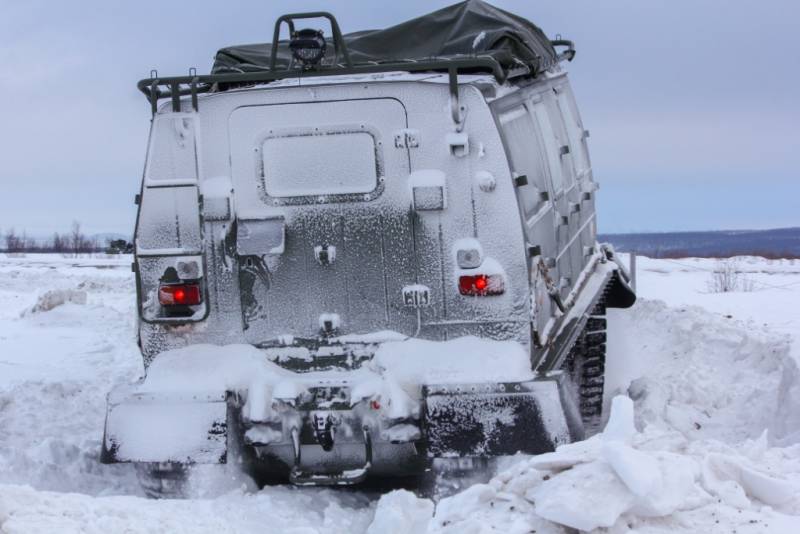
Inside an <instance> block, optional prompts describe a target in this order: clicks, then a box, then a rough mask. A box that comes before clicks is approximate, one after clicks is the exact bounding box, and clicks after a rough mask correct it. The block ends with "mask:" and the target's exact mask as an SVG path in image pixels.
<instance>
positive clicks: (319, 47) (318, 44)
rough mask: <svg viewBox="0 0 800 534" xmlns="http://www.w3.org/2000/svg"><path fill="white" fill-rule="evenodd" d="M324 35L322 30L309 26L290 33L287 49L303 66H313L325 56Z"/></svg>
mask: <svg viewBox="0 0 800 534" xmlns="http://www.w3.org/2000/svg"><path fill="white" fill-rule="evenodd" d="M325 46H326V43H325V37H324V36H323V35H322V30H312V29H310V28H307V29H304V30H298V31H296V32H293V33H292V38H291V40H290V41H289V49H290V50H291V51H292V55H293V56H294V58H295V59H296V60H297V61H299V62H300V63H301V64H302V65H303V66H304V67H306V68H308V67H313V66H314V65H316V64H318V63H319V62H320V61H321V60H322V58H323V57H325Z"/></svg>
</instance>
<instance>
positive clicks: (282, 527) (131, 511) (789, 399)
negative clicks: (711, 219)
mask: <svg viewBox="0 0 800 534" xmlns="http://www.w3.org/2000/svg"><path fill="white" fill-rule="evenodd" d="M129 263H130V260H129V258H125V257H122V258H110V259H109V258H105V257H96V258H85V259H77V260H76V259H70V258H61V257H56V256H31V257H28V258H6V257H3V256H0V532H4V533H5V532H25V533H29V532H121V531H125V532H256V531H258V532H262V531H264V528H265V526H267V527H268V528H271V531H274V532H295V533H299V532H303V533H306V532H308V533H311V532H326V533H327V532H337V533H338V532H341V533H345V532H346V533H358V532H370V533H373V534H375V533H384V532H398V533H399V532H402V533H403V534H406V533H416V532H454V533H455V532H458V533H462V532H465V533H483V532H487V533H488V532H508V533H515V532H520V533H523V532H524V533H528V532H531V531H535V532H537V533H557V532H571V531H573V530H571V529H577V530H585V531H590V532H591V531H595V532H611V533H626V532H630V533H633V532H635V533H667V532H703V533H705V532H712V533H720V534H722V533H726V534H727V533H731V532H733V531H736V532H737V533H773V532H777V533H782V532H786V533H790V532H791V533H794V532H797V530H798V529H797V525H798V524H800V444H798V442H799V441H800V439H798V438H800V373H798V366H797V360H798V355H799V354H800V352H798V338H800V317H798V315H797V312H796V311H795V310H796V303H797V300H798V298H797V297H798V292H800V284H798V282H800V262H789V261H771V262H768V261H767V260H763V259H756V258H748V259H745V260H743V263H742V264H743V265H744V266H745V268H746V269H748V272H749V275H750V276H752V277H753V279H754V280H755V281H756V282H757V284H756V288H757V289H756V290H755V291H752V292H748V293H732V294H725V295H719V294H708V293H707V292H705V282H706V280H707V278H708V270H709V269H713V267H714V265H715V262H714V261H713V260H683V261H682V262H680V263H681V264H675V263H674V262H670V261H666V260H647V259H642V260H641V261H640V264H639V265H640V272H639V290H640V294H641V295H642V296H643V297H644V298H643V299H641V301H640V302H639V303H637V305H636V306H635V307H634V308H633V309H631V310H620V311H612V312H611V313H610V314H609V330H610V332H609V340H608V345H609V362H608V374H609V377H608V394H609V396H608V402H609V403H610V405H611V404H613V410H612V416H611V419H610V421H609V423H608V425H607V427H606V430H605V431H604V432H603V433H602V434H601V435H598V436H595V437H593V438H591V439H589V440H586V441H584V442H580V443H575V444H570V445H566V446H564V447H561V448H559V449H558V450H557V451H556V452H554V453H551V454H547V455H541V456H538V457H532V458H531V457H514V458H510V459H507V460H505V461H504V462H503V464H504V465H503V468H502V469H500V470H499V471H498V473H497V474H496V475H495V476H494V477H493V478H492V479H491V480H490V481H489V482H488V483H486V484H478V485H475V486H473V487H471V488H468V489H466V491H463V492H462V493H460V494H457V495H454V496H452V497H449V498H446V499H442V500H441V501H439V502H438V503H436V505H435V506H434V503H433V502H432V501H429V500H425V499H419V498H417V497H415V496H414V495H413V494H411V493H409V492H405V491H396V492H392V493H389V494H386V495H384V496H381V497H379V496H377V495H374V494H371V493H369V492H352V491H332V490H326V489H313V488H312V489H307V488H303V489H300V488H293V487H286V486H283V487H267V488H265V489H263V490H261V491H258V490H256V489H254V488H253V487H252V485H251V484H249V483H248V481H247V480H243V479H241V478H236V477H235V476H233V475H232V474H230V473H227V472H225V473H223V472H219V471H215V470H204V469H198V470H197V471H196V472H195V473H193V479H192V482H193V492H194V495H195V498H193V499H190V500H186V501H148V500H146V499H143V498H141V493H140V491H139V489H138V486H137V484H136V481H135V477H134V476H133V471H132V469H131V466H129V465H124V464H121V465H114V466H103V465H100V464H99V463H98V462H97V458H98V455H99V447H100V440H101V437H102V436H101V432H102V427H103V417H104V411H105V393H106V392H107V391H109V390H110V389H112V388H113V387H114V386H115V385H119V384H126V383H133V382H134V381H135V380H136V379H137V378H138V376H140V375H141V373H142V368H141V362H140V357H139V354H138V349H137V347H136V345H135V338H134V313H135V311H134V306H133V297H132V283H131V275H130V272H129V271H128V265H129ZM32 287H33V288H37V289H36V291H30V288H32ZM48 291H63V292H64V293H62V294H63V295H70V294H71V293H69V292H70V291H85V292H86V300H85V303H82V301H83V299H82V298H80V299H78V302H75V301H72V300H71V299H68V298H65V299H64V302H63V303H62V304H60V305H58V306H56V307H54V308H52V309H50V310H47V311H45V310H41V311H37V312H36V313H30V311H29V310H31V309H32V308H33V307H34V306H35V305H36V303H37V301H40V300H39V297H40V296H42V295H44V294H46V293H47V292H48ZM651 297H657V298H660V299H663V300H664V301H666V302H660V301H655V300H648V299H650V298H651ZM48 298H49V297H48ZM59 300H60V299H59ZM26 311H27V312H26ZM23 312H26V313H23ZM390 337H391V336H390ZM461 342H463V343H468V341H466V340H464V341H461ZM402 343H403V342H397V344H398V346H402ZM420 349H422V350H427V348H426V347H420ZM228 350H231V351H233V352H240V351H241V352H242V353H243V354H245V355H244V356H239V357H241V358H242V360H244V361H245V362H247V361H249V359H250V358H249V356H247V355H246V352H247V349H242V348H241V347H235V348H229V349H228ZM390 352H391V350H390V351H389V352H387V353H385V354H383V355H382V356H381V359H378V358H376V360H375V362H374V363H375V364H376V367H374V368H367V369H363V370H362V371H363V372H364V373H365V374H366V373H371V374H372V375H373V376H374V377H377V378H376V380H380V381H381V383H384V382H385V381H386V380H387V378H386V375H387V373H388V374H389V375H393V377H392V379H393V380H396V381H397V382H401V381H402V380H400V378H403V379H405V378H408V379H409V380H415V381H416V380H429V379H431V380H440V378H441V377H440V375H438V374H437V373H438V371H437V369H435V368H428V371H427V372H428V373H431V374H430V375H427V376H422V377H420V376H419V375H415V374H414V373H417V372H418V370H419V367H418V366H416V365H413V366H412V365H410V366H409V367H404V366H400V367H393V364H395V363H396V362H395V361H394V360H395V359H401V356H392V355H391V354H390ZM200 353H202V350H201V351H200ZM195 356H196V355H195ZM429 357H430V358H433V357H434V355H433V354H431V355H430V356H429ZM383 358H385V361H384V364H385V366H384V367H378V366H377V362H378V361H381V360H382V359H383ZM164 365H165V366H166V365H167V363H166V360H165V363H164ZM247 365H252V363H248V364H247ZM493 367H494V365H491V364H488V365H485V366H484V367H483V369H482V370H483V372H485V373H489V372H492V371H493ZM412 370H413V372H412ZM272 371H275V373H276V377H277V378H278V379H280V378H281V373H278V370H274V369H273V370H272ZM272 371H270V372H272ZM406 372H408V373H410V376H408V377H406V375H405V374H404V373H406ZM151 376H152V375H151ZM163 376H164V377H166V376H168V373H164V375H163ZM398 377H400V378H398ZM196 378H198V379H199V377H196ZM484 378H485V376H484ZM165 379H166V378H165ZM219 380H222V381H224V382H225V383H226V384H233V383H236V381H237V380H239V377H237V376H233V375H224V376H221V377H220V378H219ZM368 382H369V381H366V382H365V383H368ZM170 383H171V382H170ZM206 385H208V384H206ZM214 385H217V384H214ZM612 399H613V401H612ZM765 430H766V433H765ZM212 467H221V466H212Z"/></svg>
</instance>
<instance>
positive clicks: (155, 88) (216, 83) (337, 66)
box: [137, 11, 575, 125]
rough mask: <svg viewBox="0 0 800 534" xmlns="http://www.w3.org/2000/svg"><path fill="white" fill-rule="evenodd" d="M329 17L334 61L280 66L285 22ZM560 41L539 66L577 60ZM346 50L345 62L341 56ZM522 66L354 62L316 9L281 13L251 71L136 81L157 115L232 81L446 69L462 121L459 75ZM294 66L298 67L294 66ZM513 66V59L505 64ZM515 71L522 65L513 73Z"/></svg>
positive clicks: (470, 58)
mask: <svg viewBox="0 0 800 534" xmlns="http://www.w3.org/2000/svg"><path fill="white" fill-rule="evenodd" d="M311 18H325V19H328V21H329V22H330V25H331V30H332V32H333V46H334V59H333V63H332V64H327V65H323V64H314V65H298V66H294V64H293V63H290V64H289V65H288V66H285V67H280V68H279V66H278V65H277V57H278V45H279V43H280V30H281V25H282V24H283V23H286V24H287V26H288V27H289V34H290V39H292V38H293V36H294V34H295V25H294V21H295V20H301V19H311ZM550 44H551V45H552V46H553V47H554V48H555V47H566V50H564V51H563V52H561V53H557V54H556V55H555V57H552V58H548V59H547V60H546V61H544V59H542V61H543V63H542V64H540V65H539V71H542V70H548V69H550V68H552V67H554V66H555V65H557V64H558V63H560V62H561V61H564V60H566V61H572V59H573V58H574V57H575V45H574V43H573V42H572V41H568V40H565V39H561V36H560V35H558V36H556V39H555V40H552V41H550ZM340 54H341V56H342V58H343V60H344V61H343V62H340V61H339V56H340ZM518 66H519V67H521V68H515V69H508V68H504V66H503V65H501V62H500V61H499V60H498V58H497V56H496V55H488V54H483V55H467V54H464V55H453V56H446V57H431V58H422V59H404V60H387V61H370V62H362V63H354V62H353V61H352V58H351V55H350V52H349V50H348V48H347V44H346V43H345V39H344V38H343V37H342V32H341V30H340V29H339V23H338V22H337V21H336V17H334V16H333V15H332V14H330V13H328V12H327V11H314V12H308V13H291V14H287V15H281V16H280V17H278V19H277V20H276V21H275V28H274V31H273V38H272V44H271V54H270V59H269V68H268V69H264V70H258V71H250V72H228V73H217V74H207V75H202V76H198V75H197V73H196V72H195V70H194V69H192V70H190V72H189V76H174V77H168V78H160V77H159V76H158V73H157V72H156V71H151V73H150V78H146V79H144V80H140V81H139V83H138V84H137V87H138V88H139V90H140V91H141V92H142V93H144V95H145V96H146V97H147V99H148V100H149V101H150V108H151V111H152V113H153V115H155V114H156V111H157V110H158V102H159V100H161V99H167V98H168V99H170V100H172V110H173V111H175V112H179V111H181V97H182V96H187V95H191V105H192V109H193V110H194V111H197V109H198V99H197V95H198V94H201V93H209V92H212V91H218V90H225V89H228V88H232V87H242V86H250V85H258V84H264V83H269V82H273V81H276V80H282V79H285V78H304V77H317V76H339V75H352V74H374V73H382V72H395V71H401V72H402V71H405V72H426V71H427V72H447V73H448V82H449V85H450V95H451V108H452V115H453V120H454V121H455V122H456V123H457V124H459V125H460V123H461V114H460V111H459V106H458V75H459V74H460V73H461V74H464V73H475V72H486V73H489V74H491V75H493V76H494V77H495V79H497V81H498V82H499V83H503V82H505V81H506V79H507V78H509V77H514V76H517V75H525V74H531V70H530V67H529V66H527V65H523V64H518ZM293 67H294V68H293ZM506 67H508V65H506ZM512 70H513V71H518V72H516V73H513V72H512Z"/></svg>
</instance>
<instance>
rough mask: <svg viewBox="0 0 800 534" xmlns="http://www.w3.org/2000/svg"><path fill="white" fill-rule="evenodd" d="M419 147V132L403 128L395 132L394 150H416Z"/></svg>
mask: <svg viewBox="0 0 800 534" xmlns="http://www.w3.org/2000/svg"><path fill="white" fill-rule="evenodd" d="M418 146H419V130H412V129H410V128H404V129H402V130H399V131H397V132H395V134H394V147H395V148H417V147H418Z"/></svg>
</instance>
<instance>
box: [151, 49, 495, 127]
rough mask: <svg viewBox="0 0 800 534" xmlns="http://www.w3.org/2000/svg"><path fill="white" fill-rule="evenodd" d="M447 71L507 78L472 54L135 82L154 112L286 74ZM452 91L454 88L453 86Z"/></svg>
mask: <svg viewBox="0 0 800 534" xmlns="http://www.w3.org/2000/svg"><path fill="white" fill-rule="evenodd" d="M397 71H401V72H402V71H405V72H436V71H439V72H448V73H450V78H451V83H452V80H453V77H454V76H456V77H457V75H458V74H459V73H461V74H464V73H475V72H487V73H489V74H492V75H493V76H494V77H495V78H496V79H497V81H498V82H500V83H503V82H504V81H505V80H506V73H505V71H504V70H503V68H502V67H501V66H500V63H499V62H498V61H497V60H496V59H495V58H493V57H491V56H473V57H464V58H454V59H447V58H441V59H431V60H426V61H390V62H386V63H370V64H361V65H352V66H349V67H348V66H346V65H333V66H325V67H320V68H317V69H311V70H301V69H291V70H265V71H258V72H241V73H238V72H237V73H230V74H206V75H199V76H198V75H189V76H173V77H167V78H160V77H158V76H157V73H155V72H153V73H151V75H155V76H154V77H151V78H145V79H143V80H140V81H139V83H138V84H136V86H137V87H138V88H139V90H140V91H141V92H142V93H144V95H145V96H146V97H147V99H148V100H149V101H150V107H151V111H152V112H153V114H154V115H155V113H156V111H157V110H158V101H159V100H161V99H171V100H172V110H173V111H176V112H177V111H181V100H180V98H181V97H182V96H189V95H191V97H192V108H193V109H194V110H195V111H197V95H198V94H202V93H209V92H212V91H214V90H215V86H216V87H219V86H226V85H232V86H245V85H258V84H263V83H269V82H274V81H276V80H282V79H285V78H306V77H318V76H339V75H350V74H375V73H381V72H397ZM451 93H452V88H451Z"/></svg>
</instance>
